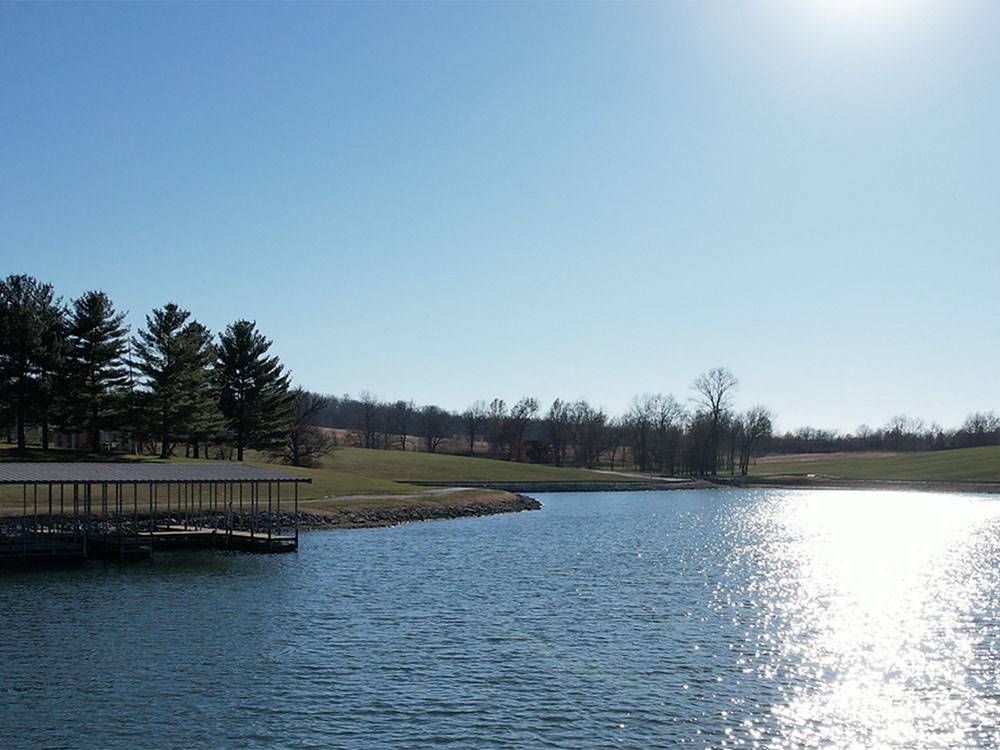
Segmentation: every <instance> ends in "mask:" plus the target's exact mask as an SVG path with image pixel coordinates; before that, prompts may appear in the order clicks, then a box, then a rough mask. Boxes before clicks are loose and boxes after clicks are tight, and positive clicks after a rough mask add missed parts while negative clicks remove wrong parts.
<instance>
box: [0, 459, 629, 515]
mask: <svg viewBox="0 0 1000 750" xmlns="http://www.w3.org/2000/svg"><path fill="white" fill-rule="evenodd" d="M28 459H29V460H32V461H35V460H49V461H74V460H91V461H94V460H97V461H100V460H104V461H106V460H109V458H108V457H107V456H104V457H101V456H93V455H87V454H81V453H76V452H72V451H57V450H52V451H48V452H44V453H43V452H42V451H40V450H33V451H31V452H30V453H29V455H28ZM247 459H248V463H252V464H255V465H258V466H267V467H269V468H273V469H276V470H278V471H285V472H288V473H291V474H297V475H305V476H308V477H310V478H311V479H312V483H311V484H307V485H302V486H301V488H300V494H299V498H300V499H301V500H304V501H309V500H316V499H318V498H324V497H332V496H338V497H342V496H353V495H380V496H383V495H385V496H390V495H391V496H397V495H411V494H418V493H426V492H427V488H426V487H420V486H417V485H413V484H408V483H407V482H408V481H421V482H440V483H442V484H443V485H451V486H461V485H462V483H463V482H580V481H601V482H608V481H621V482H628V481H632V480H630V479H628V478H625V477H614V476H609V475H608V474H601V473H598V472H594V471H588V470H586V469H564V468H557V467H554V466H540V465H536V464H523V463H514V462H510V461H496V460H492V459H488V458H471V457H468V456H451V455H444V454H438V453H418V452H415V451H406V452H403V451H380V450H367V449H364V448H339V449H337V450H336V451H334V452H333V453H332V454H330V455H329V456H327V457H326V458H325V460H324V461H323V464H322V466H320V467H318V468H315V469H300V468H297V467H292V466H284V465H281V464H270V463H267V462H266V461H265V460H264V459H263V457H262V456H260V455H259V454H254V453H252V452H251V453H249V454H248V456H247ZM0 460H24V458H23V457H21V458H19V457H18V456H16V455H15V454H14V452H13V450H12V449H10V448H9V447H6V448H0ZM115 460H122V461H132V460H138V461H158V460H159V459H156V458H153V457H146V456H142V457H131V456H118V457H116V458H115ZM187 460H188V459H182V458H175V459H171V461H172V462H184V461H187ZM19 493H20V490H19V489H18V491H17V497H13V495H11V497H10V498H7V497H6V495H9V494H11V492H6V493H5V492H0V504H4V505H6V504H9V503H13V504H15V505H18V507H19V503H20V500H19V499H18V498H19V497H20V494H19ZM479 494H481V495H484V496H485V494H486V493H479ZM493 494H494V495H495V494H496V493H495V492H494V493H493ZM470 497H471V494H470ZM4 501H7V502H4ZM433 501H434V499H433V498H427V499H425V500H422V502H433ZM365 502H366V503H368V504H371V503H370V501H367V500H366V501H365Z"/></svg>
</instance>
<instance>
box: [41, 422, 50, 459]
mask: <svg viewBox="0 0 1000 750" xmlns="http://www.w3.org/2000/svg"><path fill="white" fill-rule="evenodd" d="M48 449H49V418H48V417H47V416H45V417H42V450H43V451H47V450H48Z"/></svg>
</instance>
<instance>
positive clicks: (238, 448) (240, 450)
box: [236, 445, 243, 461]
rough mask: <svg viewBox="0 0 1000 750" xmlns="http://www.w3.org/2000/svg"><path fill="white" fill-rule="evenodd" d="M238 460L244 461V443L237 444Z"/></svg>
mask: <svg viewBox="0 0 1000 750" xmlns="http://www.w3.org/2000/svg"><path fill="white" fill-rule="evenodd" d="M236 460H237V461H242V460H243V446H242V445H237V446H236Z"/></svg>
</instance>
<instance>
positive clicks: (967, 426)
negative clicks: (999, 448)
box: [959, 411, 1000, 447]
mask: <svg viewBox="0 0 1000 750" xmlns="http://www.w3.org/2000/svg"><path fill="white" fill-rule="evenodd" d="M959 429H960V432H961V433H963V437H964V440H963V443H964V444H965V445H967V446H970V447H973V446H982V445H996V443H997V440H998V438H1000V417H998V416H997V415H996V414H994V413H993V412H991V411H990V412H975V413H974V414H970V415H969V416H968V417H966V418H965V422H963V423H962V426H961V428H959Z"/></svg>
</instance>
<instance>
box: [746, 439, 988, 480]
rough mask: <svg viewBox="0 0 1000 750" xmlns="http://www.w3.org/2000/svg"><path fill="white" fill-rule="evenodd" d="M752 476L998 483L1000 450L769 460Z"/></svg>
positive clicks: (753, 472)
mask: <svg viewBox="0 0 1000 750" xmlns="http://www.w3.org/2000/svg"><path fill="white" fill-rule="evenodd" d="M751 474H752V475H753V476H758V477H760V476H768V475H772V476H773V475H804V474H819V475H825V476H833V477H843V478H845V479H899V480H915V481H969V482H1000V446H988V447H985V448H960V449H956V450H946V451H931V452H926V453H897V454H890V455H886V454H878V453H876V454H871V453H858V454H851V453H837V454H822V453H820V454H816V455H815V456H806V455H801V454H800V455H797V456H768V457H766V458H763V459H761V460H760V461H759V462H758V463H757V465H756V466H754V467H752V469H751Z"/></svg>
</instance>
